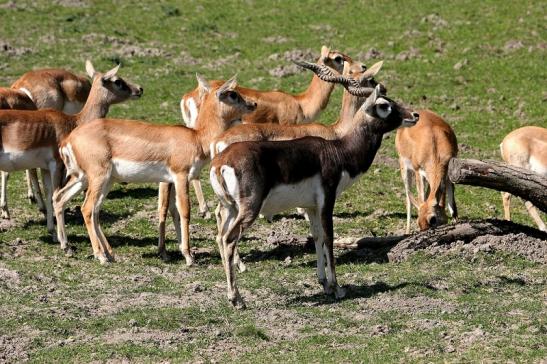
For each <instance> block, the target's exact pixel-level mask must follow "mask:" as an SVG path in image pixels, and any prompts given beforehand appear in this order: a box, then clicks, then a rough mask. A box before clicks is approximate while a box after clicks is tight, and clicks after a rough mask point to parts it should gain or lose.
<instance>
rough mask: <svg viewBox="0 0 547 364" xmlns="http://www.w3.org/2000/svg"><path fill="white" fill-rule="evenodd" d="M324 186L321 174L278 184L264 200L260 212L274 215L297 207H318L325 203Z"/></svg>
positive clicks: (265, 214)
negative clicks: (296, 181)
mask: <svg viewBox="0 0 547 364" xmlns="http://www.w3.org/2000/svg"><path fill="white" fill-rule="evenodd" d="M323 196H324V191H323V186H322V185H321V178H320V177H319V175H315V176H313V177H310V178H307V179H305V180H302V181H300V182H298V183H294V184H283V185H278V186H276V187H274V188H272V189H271V190H270V192H269V193H268V196H266V198H265V199H264V201H263V202H262V208H261V209H260V213H261V214H262V215H264V216H272V215H274V214H276V213H279V212H282V211H285V210H288V209H292V208H296V207H303V208H307V207H316V206H319V205H322V203H323Z"/></svg>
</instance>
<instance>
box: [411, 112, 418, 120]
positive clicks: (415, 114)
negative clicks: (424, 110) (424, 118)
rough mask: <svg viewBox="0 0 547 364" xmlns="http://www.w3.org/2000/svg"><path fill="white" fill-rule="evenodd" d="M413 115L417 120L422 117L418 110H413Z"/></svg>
mask: <svg viewBox="0 0 547 364" xmlns="http://www.w3.org/2000/svg"><path fill="white" fill-rule="evenodd" d="M412 116H414V118H415V119H416V120H418V119H419V118H420V114H418V113H417V112H413V113H412Z"/></svg>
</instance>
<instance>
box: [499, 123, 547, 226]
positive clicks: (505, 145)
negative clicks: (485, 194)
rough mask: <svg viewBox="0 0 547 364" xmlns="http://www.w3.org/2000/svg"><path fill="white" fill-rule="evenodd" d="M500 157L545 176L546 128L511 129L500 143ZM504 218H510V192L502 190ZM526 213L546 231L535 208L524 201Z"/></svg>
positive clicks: (546, 170)
mask: <svg viewBox="0 0 547 364" xmlns="http://www.w3.org/2000/svg"><path fill="white" fill-rule="evenodd" d="M500 149H501V157H502V158H503V160H504V161H505V162H506V163H507V164H511V165H513V166H517V167H521V168H526V169H529V170H531V171H533V172H535V173H537V174H539V175H540V176H544V177H547V129H545V128H541V127H539V126H525V127H523V128H519V129H517V130H513V131H512V132H510V133H509V134H507V136H506V137H505V138H503V141H502V142H501V144H500ZM501 195H502V199H503V210H504V213H505V219H507V220H511V194H510V193H507V192H502V194H501ZM525 206H526V209H527V210H528V213H529V214H530V216H531V217H532V219H534V221H535V222H536V224H537V226H538V228H539V230H542V231H547V228H546V227H545V222H543V220H542V219H541V217H540V215H539V212H538V210H537V208H536V207H535V206H534V205H533V204H532V203H531V202H530V201H526V202H525Z"/></svg>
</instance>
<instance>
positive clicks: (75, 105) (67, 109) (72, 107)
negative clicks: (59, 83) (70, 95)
mask: <svg viewBox="0 0 547 364" xmlns="http://www.w3.org/2000/svg"><path fill="white" fill-rule="evenodd" d="M83 107H84V104H82V103H81V102H78V101H65V104H64V105H63V112H64V113H65V114H77V113H79V112H80V111H81V110H82V108H83Z"/></svg>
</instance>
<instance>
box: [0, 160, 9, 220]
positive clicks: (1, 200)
mask: <svg viewBox="0 0 547 364" xmlns="http://www.w3.org/2000/svg"><path fill="white" fill-rule="evenodd" d="M8 178H9V173H8V172H4V171H2V186H1V188H2V192H1V195H0V217H2V219H9V218H10V215H9V210H8V200H7V198H8V195H7V192H8Z"/></svg>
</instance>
